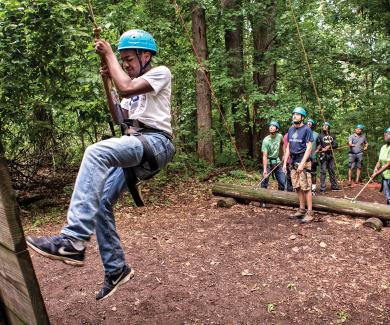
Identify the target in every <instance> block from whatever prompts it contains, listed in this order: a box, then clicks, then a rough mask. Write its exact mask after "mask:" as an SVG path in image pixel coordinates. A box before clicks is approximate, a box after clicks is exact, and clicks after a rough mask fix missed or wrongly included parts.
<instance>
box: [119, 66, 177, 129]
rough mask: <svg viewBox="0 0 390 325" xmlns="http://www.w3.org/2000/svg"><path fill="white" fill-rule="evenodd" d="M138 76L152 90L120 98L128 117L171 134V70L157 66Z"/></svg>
mask: <svg viewBox="0 0 390 325" xmlns="http://www.w3.org/2000/svg"><path fill="white" fill-rule="evenodd" d="M138 78H142V79H144V80H146V81H147V82H148V83H149V84H150V86H151V87H152V88H153V91H151V92H148V93H145V94H141V95H137V96H134V97H130V98H124V99H122V102H121V106H122V108H123V109H126V110H128V111H129V118H130V119H132V120H138V121H140V122H142V123H144V124H145V125H147V126H149V127H151V128H154V129H158V130H162V131H165V132H168V133H169V134H172V127H171V79H172V75H171V72H170V71H169V69H168V68H167V67H165V66H159V67H156V68H152V69H150V70H149V71H148V72H146V73H145V74H143V75H142V76H140V77H138Z"/></svg>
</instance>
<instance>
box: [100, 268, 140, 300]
mask: <svg viewBox="0 0 390 325" xmlns="http://www.w3.org/2000/svg"><path fill="white" fill-rule="evenodd" d="M133 276H134V270H133V269H132V268H131V267H129V266H127V265H125V266H124V267H123V268H122V270H121V272H120V273H118V274H115V275H106V276H105V278H104V284H103V288H101V289H100V291H99V292H98V293H97V295H96V300H103V299H106V298H108V297H109V296H111V295H112V294H113V293H114V292H115V291H116V289H118V287H119V286H120V285H122V284H124V283H126V282H127V281H129V280H130V279H131V278H132V277H133Z"/></svg>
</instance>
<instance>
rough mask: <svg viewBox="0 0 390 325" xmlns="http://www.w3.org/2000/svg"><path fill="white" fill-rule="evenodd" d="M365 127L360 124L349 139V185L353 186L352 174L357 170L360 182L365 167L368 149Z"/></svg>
mask: <svg viewBox="0 0 390 325" xmlns="http://www.w3.org/2000/svg"><path fill="white" fill-rule="evenodd" d="M364 128H365V127H364V125H363V124H358V125H356V127H355V133H354V134H352V135H351V136H350V137H349V138H348V145H349V154H348V185H352V172H353V170H354V169H355V168H356V183H359V181H360V174H361V171H362V166H363V152H364V151H365V150H367V148H368V142H367V139H366V137H365V136H364V134H363V131H364Z"/></svg>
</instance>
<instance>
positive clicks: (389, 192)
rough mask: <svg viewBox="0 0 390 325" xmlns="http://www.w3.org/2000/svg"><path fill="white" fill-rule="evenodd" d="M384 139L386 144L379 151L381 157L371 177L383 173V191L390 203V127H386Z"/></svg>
mask: <svg viewBox="0 0 390 325" xmlns="http://www.w3.org/2000/svg"><path fill="white" fill-rule="evenodd" d="M384 140H385V144H384V145H383V146H382V148H381V150H380V152H379V159H378V162H377V163H376V165H375V169H374V173H373V174H372V176H371V177H372V178H375V177H377V176H378V175H380V174H382V182H383V192H384V194H385V196H386V201H387V205H390V127H388V128H387V129H385V133H384Z"/></svg>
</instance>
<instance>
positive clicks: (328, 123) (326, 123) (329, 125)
mask: <svg viewBox="0 0 390 325" xmlns="http://www.w3.org/2000/svg"><path fill="white" fill-rule="evenodd" d="M324 125H327V126H328V127H329V128H330V127H331V126H332V124H331V123H330V122H326V121H324V122H323V123H322V126H324Z"/></svg>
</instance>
